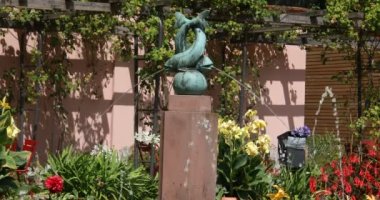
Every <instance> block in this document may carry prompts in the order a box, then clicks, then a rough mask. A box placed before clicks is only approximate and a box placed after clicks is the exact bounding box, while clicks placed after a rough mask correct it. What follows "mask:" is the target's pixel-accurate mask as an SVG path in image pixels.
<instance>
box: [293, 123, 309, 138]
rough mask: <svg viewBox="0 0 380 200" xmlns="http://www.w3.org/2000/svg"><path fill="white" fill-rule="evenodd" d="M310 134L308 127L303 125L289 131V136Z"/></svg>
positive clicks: (306, 135) (307, 135)
mask: <svg viewBox="0 0 380 200" xmlns="http://www.w3.org/2000/svg"><path fill="white" fill-rule="evenodd" d="M310 134H311V131H310V128H309V127H307V126H306V125H305V126H302V127H298V128H295V129H294V130H292V131H291V132H290V135H291V136H294V137H309V136H310Z"/></svg>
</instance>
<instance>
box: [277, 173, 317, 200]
mask: <svg viewBox="0 0 380 200" xmlns="http://www.w3.org/2000/svg"><path fill="white" fill-rule="evenodd" d="M311 170H312V169H311V168H310V167H308V166H305V167H303V168H300V169H290V168H287V167H282V168H281V169H280V171H279V174H277V175H274V176H273V183H274V185H278V186H280V187H281V188H283V190H284V191H285V192H286V193H287V194H288V195H289V197H290V199H294V200H302V199H311V193H310V191H309V178H310V176H311Z"/></svg>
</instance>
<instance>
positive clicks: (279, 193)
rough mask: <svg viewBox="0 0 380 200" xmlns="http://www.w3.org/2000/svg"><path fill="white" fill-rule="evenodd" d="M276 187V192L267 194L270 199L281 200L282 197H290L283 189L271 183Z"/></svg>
mask: <svg viewBox="0 0 380 200" xmlns="http://www.w3.org/2000/svg"><path fill="white" fill-rule="evenodd" d="M273 187H275V188H276V189H277V193H275V194H268V195H267V196H268V197H269V198H270V200H282V199H284V198H285V199H290V197H289V195H288V194H286V192H285V191H284V189H282V188H281V187H279V186H278V185H273Z"/></svg>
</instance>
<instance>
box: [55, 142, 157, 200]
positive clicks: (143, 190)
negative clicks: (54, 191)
mask: <svg viewBox="0 0 380 200" xmlns="http://www.w3.org/2000/svg"><path fill="white" fill-rule="evenodd" d="M103 149H104V148H103ZM48 163H49V164H50V166H51V171H52V172H53V173H54V174H59V175H60V176H61V177H63V179H64V191H63V193H70V194H73V195H74V196H75V197H76V198H80V197H86V198H94V199H128V200H133V199H136V200H140V199H156V197H157V194H158V188H157V180H156V179H153V178H152V177H150V176H149V175H148V174H147V173H146V172H145V171H144V169H143V168H138V169H134V168H133V165H132V164H131V163H128V162H127V160H125V159H122V158H120V157H119V156H118V154H117V153H116V152H115V151H112V150H108V151H100V152H95V153H94V152H92V153H91V154H87V153H79V152H75V151H74V150H73V149H72V148H66V149H65V150H63V152H62V153H61V154H60V155H58V156H49V158H48Z"/></svg>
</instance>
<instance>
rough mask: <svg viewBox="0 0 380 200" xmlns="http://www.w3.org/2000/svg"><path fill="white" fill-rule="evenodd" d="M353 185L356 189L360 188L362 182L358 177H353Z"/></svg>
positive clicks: (362, 185) (362, 184)
mask: <svg viewBox="0 0 380 200" xmlns="http://www.w3.org/2000/svg"><path fill="white" fill-rule="evenodd" d="M354 185H355V186H356V187H358V188H362V187H364V181H363V180H360V178H358V177H355V178H354Z"/></svg>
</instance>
